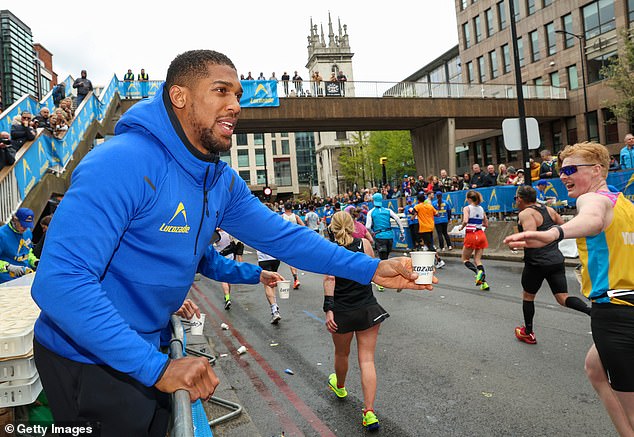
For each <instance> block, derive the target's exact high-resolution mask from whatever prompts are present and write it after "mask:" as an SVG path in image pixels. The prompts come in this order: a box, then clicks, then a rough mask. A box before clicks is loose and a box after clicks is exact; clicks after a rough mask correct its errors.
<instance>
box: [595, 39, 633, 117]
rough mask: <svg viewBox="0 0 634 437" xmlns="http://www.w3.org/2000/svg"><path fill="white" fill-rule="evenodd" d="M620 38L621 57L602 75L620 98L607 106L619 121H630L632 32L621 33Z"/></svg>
mask: <svg viewBox="0 0 634 437" xmlns="http://www.w3.org/2000/svg"><path fill="white" fill-rule="evenodd" d="M620 38H621V41H622V43H623V44H622V48H621V51H620V52H619V56H618V57H615V58H614V59H612V60H611V61H610V63H609V64H608V65H606V66H604V67H603V68H601V71H600V74H601V75H602V76H603V77H605V79H606V83H607V85H608V86H609V87H611V88H613V89H614V90H616V92H617V94H618V95H619V96H620V98H619V100H618V101H616V102H607V106H608V107H609V108H610V110H611V111H612V112H613V113H614V116H615V117H616V118H617V119H620V120H629V118H630V117H631V115H632V114H634V111H633V110H634V41H632V32H630V31H628V30H627V29H624V30H623V31H622V32H621V35H620Z"/></svg>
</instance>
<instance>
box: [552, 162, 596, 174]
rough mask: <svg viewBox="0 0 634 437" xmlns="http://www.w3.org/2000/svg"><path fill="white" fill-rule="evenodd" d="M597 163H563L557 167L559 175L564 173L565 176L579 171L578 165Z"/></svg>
mask: <svg viewBox="0 0 634 437" xmlns="http://www.w3.org/2000/svg"><path fill="white" fill-rule="evenodd" d="M595 165H599V164H576V165H575V164H573V165H565V166H563V167H561V168H560V169H559V176H561V175H562V174H565V175H566V176H570V175H573V174H575V173H577V172H578V171H579V167H594V166H595Z"/></svg>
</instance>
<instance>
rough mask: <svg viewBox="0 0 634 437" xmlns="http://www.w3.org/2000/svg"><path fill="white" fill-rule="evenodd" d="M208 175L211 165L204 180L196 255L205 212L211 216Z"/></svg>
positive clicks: (195, 248)
mask: <svg viewBox="0 0 634 437" xmlns="http://www.w3.org/2000/svg"><path fill="white" fill-rule="evenodd" d="M207 176H209V166H207V168H206V169H205V179H204V181H203V209H202V212H201V213H200V223H199V224H198V232H197V233H196V242H195V243H194V256H196V255H197V254H198V238H199V237H200V231H202V228H203V220H205V213H206V214H207V217H209V205H208V204H207V193H208V192H209V191H208V190H207Z"/></svg>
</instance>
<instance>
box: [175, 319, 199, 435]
mask: <svg viewBox="0 0 634 437" xmlns="http://www.w3.org/2000/svg"><path fill="white" fill-rule="evenodd" d="M171 322H172V323H171V325H172V339H171V341H170V357H171V358H172V359H175V360H176V359H179V358H182V357H183V344H184V341H185V330H184V329H183V324H182V323H181V320H180V318H178V317H177V316H175V315H172V317H171ZM170 435H173V436H174V437H194V424H193V419H192V407H191V401H190V400H189V392H187V390H183V389H181V390H177V391H176V393H174V394H173V395H172V429H171V431H170Z"/></svg>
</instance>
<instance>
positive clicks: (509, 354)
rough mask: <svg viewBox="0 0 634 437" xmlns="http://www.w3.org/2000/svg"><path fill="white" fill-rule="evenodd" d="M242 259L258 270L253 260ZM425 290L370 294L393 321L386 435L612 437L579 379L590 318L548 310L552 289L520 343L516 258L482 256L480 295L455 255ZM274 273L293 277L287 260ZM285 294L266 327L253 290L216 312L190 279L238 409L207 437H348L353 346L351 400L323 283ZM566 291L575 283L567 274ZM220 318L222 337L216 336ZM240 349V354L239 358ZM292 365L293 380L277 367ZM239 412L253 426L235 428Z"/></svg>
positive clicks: (356, 404) (382, 356) (387, 325)
mask: <svg viewBox="0 0 634 437" xmlns="http://www.w3.org/2000/svg"><path fill="white" fill-rule="evenodd" d="M245 261H249V262H255V257H254V256H253V254H246V255H245ZM446 262H447V265H446V266H445V267H444V268H443V269H442V270H440V271H439V272H438V277H439V279H440V283H439V284H438V285H437V286H436V287H435V289H434V291H432V292H420V291H412V290H404V291H403V292H401V293H396V292H394V290H386V291H385V292H383V293H380V292H376V291H375V295H376V296H377V298H378V300H379V302H380V303H381V304H382V305H383V307H385V309H387V310H388V312H389V313H390V315H391V317H390V318H389V319H387V320H386V321H385V322H384V323H383V324H382V326H381V331H380V334H379V339H378V345H377V351H376V368H377V376H378V392H377V399H376V403H375V410H376V413H377V416H378V418H379V420H380V422H381V431H379V433H380V434H382V435H390V436H399V437H400V436H513V437H515V436H598V435H601V436H609V435H616V433H615V431H614V429H613V427H612V425H611V422H610V420H609V418H608V416H607V413H605V411H604V409H603V407H602V404H601V403H600V401H599V399H598V397H597V396H596V394H595V392H594V391H593V389H592V387H591V386H590V384H589V383H588V382H587V380H586V377H585V374H584V371H583V361H584V357H585V354H586V352H587V350H588V348H589V346H590V345H591V344H592V338H591V334H590V319H589V317H588V316H586V315H585V314H582V313H578V312H575V311H573V310H570V309H567V308H561V307H559V306H558V305H557V303H556V301H555V299H554V298H553V296H552V294H551V293H550V290H549V289H548V287H547V285H546V284H544V287H542V289H541V290H540V293H539V294H538V297H537V301H536V316H535V334H536V336H537V342H538V343H537V344H536V345H527V344H525V343H520V342H518V341H517V339H516V338H515V336H514V328H515V326H517V325H519V324H521V323H522V309H521V290H520V288H519V277H520V273H521V268H522V264H521V263H517V262H504V261H486V262H485V267H486V269H487V280H488V282H489V284H490V286H491V290H490V291H488V292H483V291H480V290H479V289H478V288H477V287H475V286H474V285H473V279H472V278H473V275H472V274H471V273H470V272H469V271H468V270H467V269H466V268H464V267H463V266H462V263H461V262H460V260H459V259H458V258H449V257H447V258H446ZM280 273H281V274H282V275H284V276H287V277H290V271H289V269H288V267H287V266H286V265H284V264H283V265H282V267H281V268H280ZM300 280H301V282H302V286H301V287H300V289H299V290H292V291H291V298H290V299H289V300H281V301H278V303H279V304H280V307H281V312H282V317H283V319H282V321H281V322H280V324H279V325H277V326H273V325H271V324H270V323H269V320H270V310H269V306H268V304H267V302H266V299H265V296H264V291H263V287H262V286H261V285H258V286H251V285H238V286H234V290H233V292H232V301H233V306H232V308H231V310H230V311H225V310H224V309H223V298H222V291H221V289H220V286H219V284H217V283H214V282H212V281H209V280H207V279H203V280H201V281H199V282H196V283H195V285H194V288H193V289H192V293H191V297H193V298H194V299H195V301H196V302H197V303H198V304H199V305H201V307H202V310H203V312H206V313H207V320H206V326H205V330H206V331H205V332H206V334H207V335H208V336H209V337H210V339H211V342H212V343H213V344H214V346H215V351H214V352H215V354H216V355H217V356H219V355H221V354H227V356H225V357H222V356H221V357H219V358H218V363H217V365H216V366H217V368H218V371H219V374H221V375H222V378H224V379H223V384H228V386H229V387H230V390H231V391H232V392H233V393H235V395H236V396H237V399H239V403H240V404H241V405H243V407H244V409H245V414H244V417H243V418H242V420H241V421H236V423H237V424H236V423H234V424H232V423H231V422H229V423H228V424H226V425H219V426H218V427H217V428H214V433H215V434H216V435H220V436H222V435H227V436H230V435H236V436H242V435H252V434H254V433H255V431H254V429H257V430H258V432H259V433H260V435H262V436H267V437H268V436H272V435H277V436H279V435H281V433H282V431H283V432H284V433H285V436H297V435H307V436H328V435H336V436H357V435H364V430H363V427H362V425H361V408H362V406H363V396H362V392H361V385H360V376H359V370H358V364H357V362H356V349H355V348H354V347H353V350H352V353H351V358H350V371H349V376H348V381H347V384H346V385H347V388H348V392H349V395H348V398H347V399H346V400H344V401H341V400H338V399H337V398H336V397H335V395H334V393H332V392H331V391H330V390H329V389H328V387H327V383H326V381H327V377H328V374H330V373H331V372H333V346H332V340H331V337H330V334H329V333H328V332H327V331H326V329H325V327H324V326H323V313H322V311H321V306H322V302H323V291H322V287H321V281H322V276H320V275H315V274H312V273H305V274H302V275H301V276H300ZM568 285H569V287H570V290H571V293H572V294H576V295H578V294H579V291H578V290H579V287H578V285H577V283H576V281H575V279H574V276H573V273H572V269H571V268H569V269H568ZM222 322H225V323H227V324H228V325H229V326H230V327H231V329H229V330H228V331H223V330H221V329H220V324H221V323H222ZM240 345H245V346H246V347H247V348H248V352H247V353H246V354H244V355H238V354H237V353H236V352H235V351H236V349H237V348H238V347H239V346H240ZM285 369H291V370H292V371H293V373H294V374H293V375H289V374H287V373H285ZM245 418H248V419H250V420H251V421H252V425H253V426H251V428H248V429H249V431H245V429H247V428H243V429H241V426H242V425H240V424H244V423H245Z"/></svg>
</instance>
